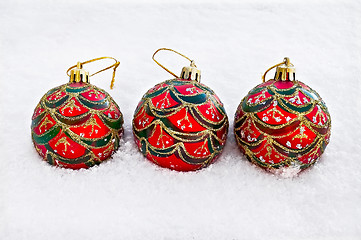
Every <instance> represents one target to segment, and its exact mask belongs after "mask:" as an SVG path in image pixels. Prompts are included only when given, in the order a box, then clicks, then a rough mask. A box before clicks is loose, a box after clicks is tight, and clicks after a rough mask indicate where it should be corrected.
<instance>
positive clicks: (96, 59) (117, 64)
mask: <svg viewBox="0 0 361 240" xmlns="http://www.w3.org/2000/svg"><path fill="white" fill-rule="evenodd" d="M103 59H113V60H114V61H115V63H114V64H113V65H111V66H109V67H106V68H104V69H102V70H100V71H98V72H96V73H93V74H92V75H90V76H94V75H95V74H98V73H101V72H103V71H105V70H108V69H110V68H114V69H113V77H112V81H111V83H110V89H113V87H114V81H115V71H116V70H117V67H118V66H119V64H120V62H119V61H118V60H117V59H115V58H112V57H99V58H94V59H91V60H88V61H85V62H81V63H80V67H82V65H83V64H87V63H91V62H95V61H99V60H103ZM75 67H77V65H74V66H71V67H70V68H69V69H68V70H67V71H66V74H67V75H68V76H70V74H69V71H70V70H71V69H73V68H75Z"/></svg>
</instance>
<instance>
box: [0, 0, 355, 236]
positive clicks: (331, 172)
mask: <svg viewBox="0 0 361 240" xmlns="http://www.w3.org/2000/svg"><path fill="white" fill-rule="evenodd" d="M360 11H361V3H360V1H331V0H330V1H320V2H319V1H287V2H286V1H271V2H266V1H261V0H257V1H244V2H241V1H231V0H228V1H225V2H215V1H214V2H213V1H210V0H208V1H207V0H195V1H190V0H187V1H171V2H170V1H159V0H157V1H153V2H148V1H135V2H133V1H120V2H118V1H115V0H107V1H95V0H90V1H70V0H66V1H45V0H44V1H1V2H0V26H1V28H0V53H1V54H0V68H1V69H0V89H1V93H0V239H11V240H13V239H16V240H18V239H40V240H42V239H51V240H60V239H68V240H72V239H74V240H75V239H156V240H159V239H164V240H166V239H207V240H210V239H217V240H218V239H277V240H278V239H359V238H360V236H361V224H360V221H361V207H360V206H361V204H360V203H361V164H360V157H361V144H360V141H361V133H360V123H359V121H360V115H361V114H360V112H361V111H360V109H361V108H360V107H361V97H360V95H359V92H360V90H361V84H360V82H361V77H360V76H361V71H360V69H361V56H360V53H361V46H360V44H361V27H360V26H361V20H360V18H361V15H360ZM161 47H168V48H173V49H175V50H177V51H180V52H181V53H183V54H185V55H186V56H188V57H190V58H191V59H194V60H195V63H196V64H197V66H198V68H199V69H200V70H201V71H202V82H203V83H204V84H206V85H208V86H209V87H211V88H212V89H213V90H214V91H215V92H216V93H217V95H218V96H219V97H220V99H221V100H222V101H223V103H224V104H225V108H226V110H227V113H228V116H229V118H230V122H231V126H230V131H229V135H228V142H227V145H226V147H225V149H224V152H223V155H222V156H221V157H220V158H219V160H218V161H217V162H216V163H215V164H213V165H212V166H210V167H208V168H207V169H204V170H201V171H198V172H190V173H179V172H173V171H170V170H167V169H161V168H159V167H157V166H155V165H154V164H152V163H150V162H149V161H147V160H146V159H145V158H144V157H143V156H142V155H141V154H140V152H139V151H138V150H137V148H136V146H135V144H134V142H133V136H132V133H131V120H132V117H133V111H134V109H135V108H136V106H137V104H138V101H139V100H140V99H141V97H142V95H143V94H144V93H145V92H146V91H147V90H148V89H149V88H151V87H153V86H154V85H155V84H157V83H159V82H161V81H164V80H166V79H170V78H172V76H171V75H169V74H168V73H167V72H165V71H164V70H162V69H161V68H160V67H159V66H158V65H156V64H155V63H154V62H153V61H152V59H151V56H152V54H153V52H154V51H155V50H157V49H158V48H161ZM100 56H112V57H115V58H117V59H118V60H119V61H120V62H121V65H120V66H119V68H118V71H117V75H116V82H115V89H114V90H110V89H109V85H110V79H111V76H112V72H111V71H108V72H107V73H101V74H99V75H97V76H94V77H92V78H91V79H90V80H91V82H92V83H93V84H95V85H97V86H99V87H101V88H103V89H106V90H107V91H108V92H109V93H110V94H111V95H112V96H113V98H114V99H115V100H116V101H117V102H118V104H119V106H120V107H121V110H122V112H123V114H124V116H125V124H124V126H125V136H124V141H122V142H121V147H120V150H119V151H118V152H117V153H116V154H115V155H114V158H113V159H111V160H110V161H108V162H106V163H103V164H101V165H100V166H98V167H94V168H91V169H89V170H80V171H72V170H66V169H60V168H54V167H51V166H50V165H48V164H47V163H46V162H43V161H41V158H40V156H38V154H37V153H36V151H35V149H34V148H33V146H32V142H31V137H30V122H31V115H32V113H33V110H34V108H35V106H36V104H37V103H38V101H39V100H40V98H41V97H42V96H43V94H44V93H45V92H46V91H47V90H49V89H50V88H52V87H55V86H58V85H61V84H64V83H66V82H67V81H68V78H67V76H66V74H65V71H66V69H67V68H68V67H70V66H72V65H74V64H76V62H77V61H85V60H88V59H91V58H95V57H100ZM286 56H288V57H290V60H291V62H292V63H293V64H294V65H295V66H296V69H297V75H296V76H297V79H299V80H301V81H303V82H305V83H306V84H307V85H309V86H311V87H312V88H314V89H316V90H317V91H318V92H319V94H320V95H321V96H322V98H323V100H324V101H325V102H326V103H327V105H328V107H329V110H330V113H331V116H332V136H331V142H330V144H329V146H328V148H327V149H326V152H325V153H324V155H323V157H322V159H321V161H320V162H319V163H318V164H316V165H315V166H314V167H312V168H311V169H310V170H309V171H306V172H304V173H302V174H300V175H299V176H298V177H296V178H288V179H284V178H282V177H277V176H274V175H272V174H269V173H266V172H264V171H262V170H260V169H259V168H257V167H255V166H253V165H252V164H251V163H249V162H248V161H247V160H246V159H245V157H243V156H242V155H241V154H240V151H239V150H238V148H237V146H236V143H235V140H234V136H233V133H232V132H233V116H234V113H235V111H236V108H237V106H238V104H239V102H240V101H241V99H242V98H243V97H244V96H245V95H246V94H247V92H248V91H249V90H250V89H251V88H253V87H254V86H255V85H256V84H259V83H261V75H262V74H263V72H264V71H265V70H266V69H267V68H268V67H270V66H272V65H274V64H276V63H279V62H280V61H282V59H283V57H286ZM157 58H158V60H159V61H160V62H161V63H162V64H164V65H165V66H167V67H168V68H169V69H171V70H172V71H174V72H175V73H176V74H179V73H180V70H181V68H182V67H183V66H185V65H186V64H189V63H187V61H186V60H185V59H182V58H181V57H180V56H178V55H175V54H172V53H166V52H161V53H159V55H157ZM108 63H110V62H106V63H100V62H99V63H94V64H89V65H85V66H86V68H87V69H88V70H89V71H90V72H95V71H97V70H99V69H100V67H102V66H106V64H108ZM272 74H273V73H272V72H271V73H270V74H269V75H268V77H269V78H271V77H272Z"/></svg>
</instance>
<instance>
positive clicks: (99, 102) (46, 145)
mask: <svg viewBox="0 0 361 240" xmlns="http://www.w3.org/2000/svg"><path fill="white" fill-rule="evenodd" d="M79 73H80V74H79ZM76 74H77V75H78V77H77V80H76V79H74V76H75V75H76ZM87 80H88V75H87V72H85V71H84V70H82V69H81V67H79V68H77V69H75V70H73V71H72V73H71V80H70V82H69V83H67V84H64V85H61V86H59V87H56V88H53V89H51V90H50V91H48V92H47V93H46V94H45V95H44V96H43V97H42V98H41V100H40V102H39V104H38V105H37V107H36V108H35V111H34V114H33V117H32V125H31V131H32V139H33V142H34V146H35V148H36V150H37V151H38V153H39V154H40V156H42V157H43V158H44V160H45V161H47V162H48V163H50V164H51V165H54V166H61V167H65V168H71V169H79V168H89V167H92V166H94V165H96V164H99V163H101V162H102V161H104V160H106V159H108V158H109V157H110V156H111V155H112V153H114V151H116V150H117V149H118V146H119V139H120V137H121V134H122V131H123V128H122V124H123V116H122V113H121V112H120V110H119V107H118V105H117V104H116V103H115V102H114V100H113V99H112V97H111V96H110V95H109V94H108V93H107V92H106V91H104V90H102V89H100V88H98V87H96V86H94V85H92V84H90V83H88V82H87Z"/></svg>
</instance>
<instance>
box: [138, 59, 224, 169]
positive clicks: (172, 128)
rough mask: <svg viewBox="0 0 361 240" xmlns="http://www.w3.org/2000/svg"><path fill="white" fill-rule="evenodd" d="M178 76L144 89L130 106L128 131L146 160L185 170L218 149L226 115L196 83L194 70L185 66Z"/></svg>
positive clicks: (209, 160) (210, 93)
mask: <svg viewBox="0 0 361 240" xmlns="http://www.w3.org/2000/svg"><path fill="white" fill-rule="evenodd" d="M181 76H182V77H181V78H177V79H172V80H167V81H164V82H162V83H160V84H157V85H156V86H154V87H153V88H151V89H150V90H149V91H147V93H146V94H145V95H144V96H143V98H142V99H141V101H140V102H139V104H138V107H137V108H136V110H135V113H134V119H133V133H134V136H135V142H136V144H137V145H138V147H139V149H140V151H141V152H142V153H143V154H144V156H146V157H147V158H148V159H149V160H151V161H152V162H154V163H156V164H158V165H159V166H162V167H166V168H170V169H173V170H177V171H191V170H197V169H200V168H202V167H206V166H208V165H209V164H211V163H212V162H213V161H214V160H215V159H216V158H217V156H218V155H219V154H220V153H221V151H222V149H223V147H224V145H225V142H226V138H227V132H228V119H227V115H226V112H225V110H224V107H223V104H222V103H221V101H220V100H219V98H218V97H217V95H216V94H215V93H214V92H213V91H212V90H211V89H210V88H209V87H207V86H205V85H204V84H201V83H200V82H199V79H200V71H199V70H198V69H196V68H195V67H194V66H193V67H185V68H183V71H182V74H181ZM192 79H193V80H192Z"/></svg>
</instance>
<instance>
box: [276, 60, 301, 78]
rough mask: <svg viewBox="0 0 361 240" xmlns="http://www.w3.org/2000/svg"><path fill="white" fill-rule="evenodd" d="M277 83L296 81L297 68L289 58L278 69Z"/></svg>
mask: <svg viewBox="0 0 361 240" xmlns="http://www.w3.org/2000/svg"><path fill="white" fill-rule="evenodd" d="M274 79H275V80H276V81H277V80H280V81H288V80H290V81H294V80H296V68H295V67H294V66H293V64H292V63H291V62H290V59H289V58H288V57H285V58H284V59H283V63H282V64H281V65H279V66H277V68H276V74H275V78H274Z"/></svg>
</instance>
